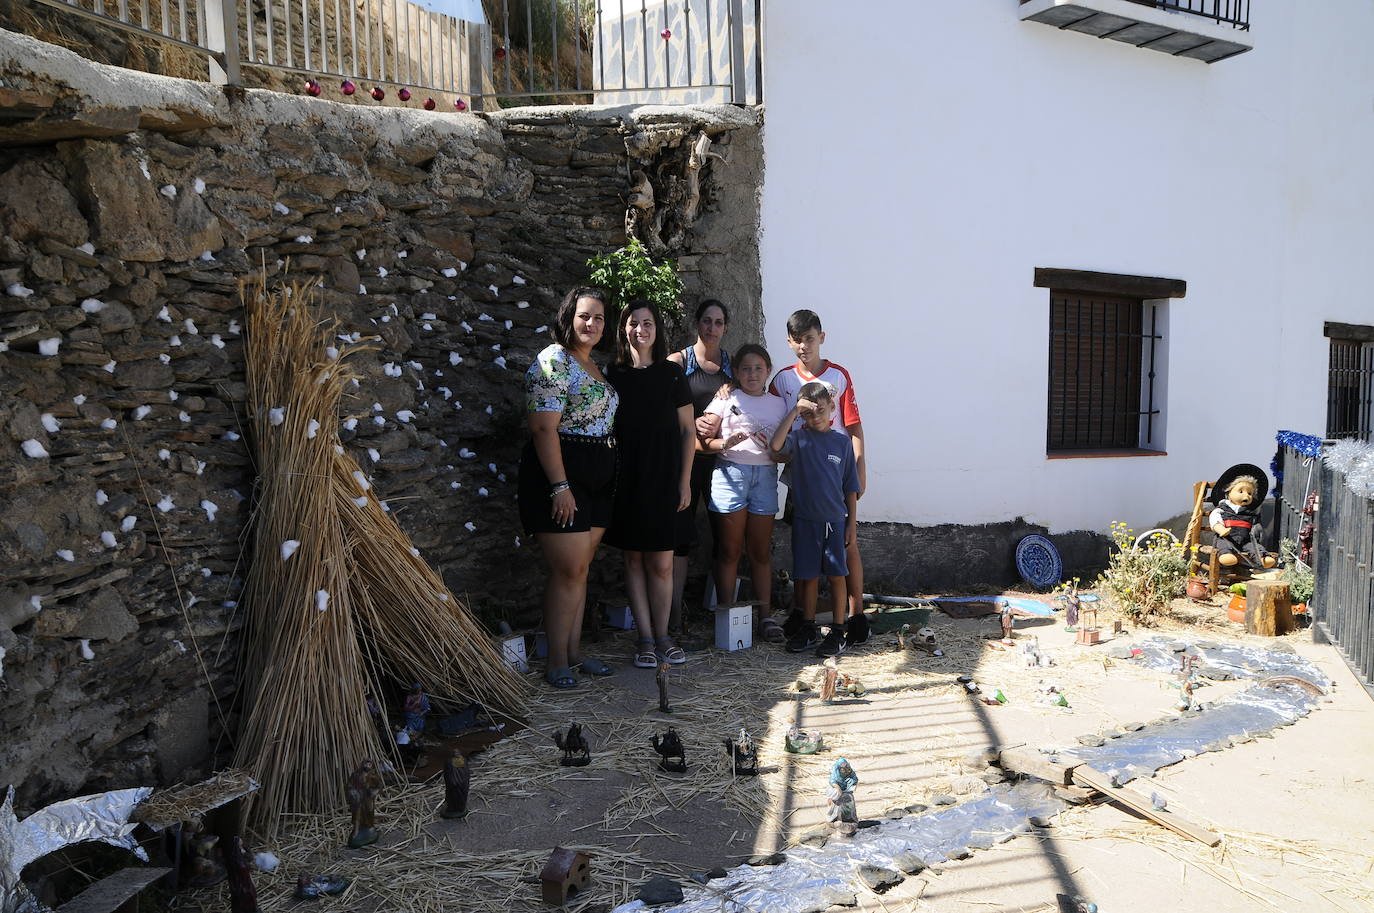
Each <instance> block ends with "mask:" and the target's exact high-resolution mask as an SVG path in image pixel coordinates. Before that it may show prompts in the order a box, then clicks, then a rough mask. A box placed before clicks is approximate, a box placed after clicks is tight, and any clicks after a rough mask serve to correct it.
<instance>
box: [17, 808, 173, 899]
mask: <svg viewBox="0 0 1374 913" xmlns="http://www.w3.org/2000/svg"><path fill="white" fill-rule="evenodd" d="M152 791H153V788H152V787H151V786H141V787H138V788H136V789H117V790H114V791H112V792H107V793H97V794H96V795H93V796H80V797H78V798H75V799H66V800H63V801H62V802H54V803H53V804H52V805H49V806H47V807H46V808H43V809H40V810H39V811H36V812H34V813H33V814H32V815H29V816H28V817H27V818H25V819H24V820H23V821H20V820H19V819H18V818H16V817H15V814H14V787H12V786H11V787H10V788H9V790H8V791H7V792H6V794H5V801H4V802H3V803H0V913H21V911H23V910H27V909H33V908H34V906H33V905H34V903H35V902H34V901H33V899H32V897H31V895H30V894H29V892H28V891H27V890H25V889H24V887H23V885H22V883H21V882H20V873H21V872H23V871H24V867H25V866H27V865H28V864H29V863H31V862H33V861H35V860H37V859H41V858H42V857H44V856H46V855H48V854H49V853H52V852H56V851H57V850H60V849H62V848H63V847H64V846H70V845H71V844H73V843H85V842H86V841H91V840H97V841H100V842H101V843H108V844H110V845H111V846H119V847H123V848H124V849H126V850H130V851H132V852H133V853H134V854H135V855H137V856H138V858H139V859H141V860H143V861H144V862H147V861H148V854H147V853H146V852H144V850H143V847H141V846H139V845H138V842H137V841H136V840H134V837H133V830H134V828H135V827H136V826H137V825H135V824H130V823H129V816H130V815H132V814H133V811H134V808H136V807H137V806H138V803H140V802H142V801H143V800H144V799H146V798H148V796H149V795H150V794H151V793H152Z"/></svg>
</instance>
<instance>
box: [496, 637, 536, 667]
mask: <svg viewBox="0 0 1374 913" xmlns="http://www.w3.org/2000/svg"><path fill="white" fill-rule="evenodd" d="M501 657H502V658H503V659H505V661H506V662H507V663H509V664H510V667H511V668H512V669H514V670H515V671H516V672H528V671H530V664H529V660H528V659H527V658H526V657H525V635H523V634H513V635H511V636H510V637H506V638H504V639H502V641H501Z"/></svg>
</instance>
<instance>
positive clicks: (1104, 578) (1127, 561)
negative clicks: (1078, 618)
mask: <svg viewBox="0 0 1374 913" xmlns="http://www.w3.org/2000/svg"><path fill="white" fill-rule="evenodd" d="M1134 533H1135V530H1133V529H1130V528H1129V527H1127V526H1126V524H1125V523H1113V524H1112V529H1111V536H1112V543H1113V545H1114V546H1115V550H1114V551H1113V552H1112V555H1111V558H1109V559H1108V563H1107V569H1106V570H1105V571H1103V572H1102V575H1101V576H1100V577H1099V578H1098V579H1097V583H1096V586H1097V587H1098V588H1099V589H1103V590H1106V591H1107V592H1108V593H1110V594H1111V596H1112V599H1113V600H1114V601H1115V602H1116V605H1117V607H1118V608H1119V609H1120V610H1121V612H1122V613H1123V614H1124V615H1126V616H1127V617H1129V618H1131V619H1133V620H1135V621H1136V622H1138V623H1141V624H1145V623H1148V621H1149V620H1150V619H1151V618H1152V617H1153V616H1156V615H1162V614H1164V612H1165V610H1167V609H1168V607H1169V601H1170V600H1172V599H1176V598H1178V597H1179V596H1182V595H1183V587H1184V584H1185V583H1187V581H1188V560H1187V559H1186V558H1185V557H1184V556H1183V550H1182V549H1181V548H1179V546H1178V543H1177V542H1175V541H1174V540H1173V538H1172V537H1171V536H1169V534H1168V533H1164V532H1159V533H1155V534H1154V535H1153V536H1151V537H1150V538H1149V539H1147V540H1145V542H1144V543H1142V544H1141V545H1140V546H1136V544H1135V539H1134V538H1133V536H1134Z"/></svg>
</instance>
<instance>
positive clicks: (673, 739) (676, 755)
mask: <svg viewBox="0 0 1374 913" xmlns="http://www.w3.org/2000/svg"><path fill="white" fill-rule="evenodd" d="M653 744H654V751H655V752H657V753H658V755H659V762H658V769H659V770H662V771H666V772H668V773H677V774H681V773H686V772H687V752H686V751H685V750H684V749H683V747H682V740H681V739H680V738H678V735H677V730H676V729H674V728H672V727H671V726H670V727H668V731H667V732H666V733H664V735H663V738H662V739H660V738H659V737H658V735H657V734H655V735H654V737H653Z"/></svg>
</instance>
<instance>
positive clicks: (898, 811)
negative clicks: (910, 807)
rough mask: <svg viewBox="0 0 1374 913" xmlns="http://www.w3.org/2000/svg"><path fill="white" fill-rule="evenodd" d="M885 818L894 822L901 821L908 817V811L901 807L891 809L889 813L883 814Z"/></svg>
mask: <svg viewBox="0 0 1374 913" xmlns="http://www.w3.org/2000/svg"><path fill="white" fill-rule="evenodd" d="M883 817H884V818H889V819H891V820H893V821H899V820H901V819H902V818H905V817H906V809H904V808H902V807H900V806H898V807H897V808H889V809H888V810H887V811H885V812H883Z"/></svg>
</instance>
